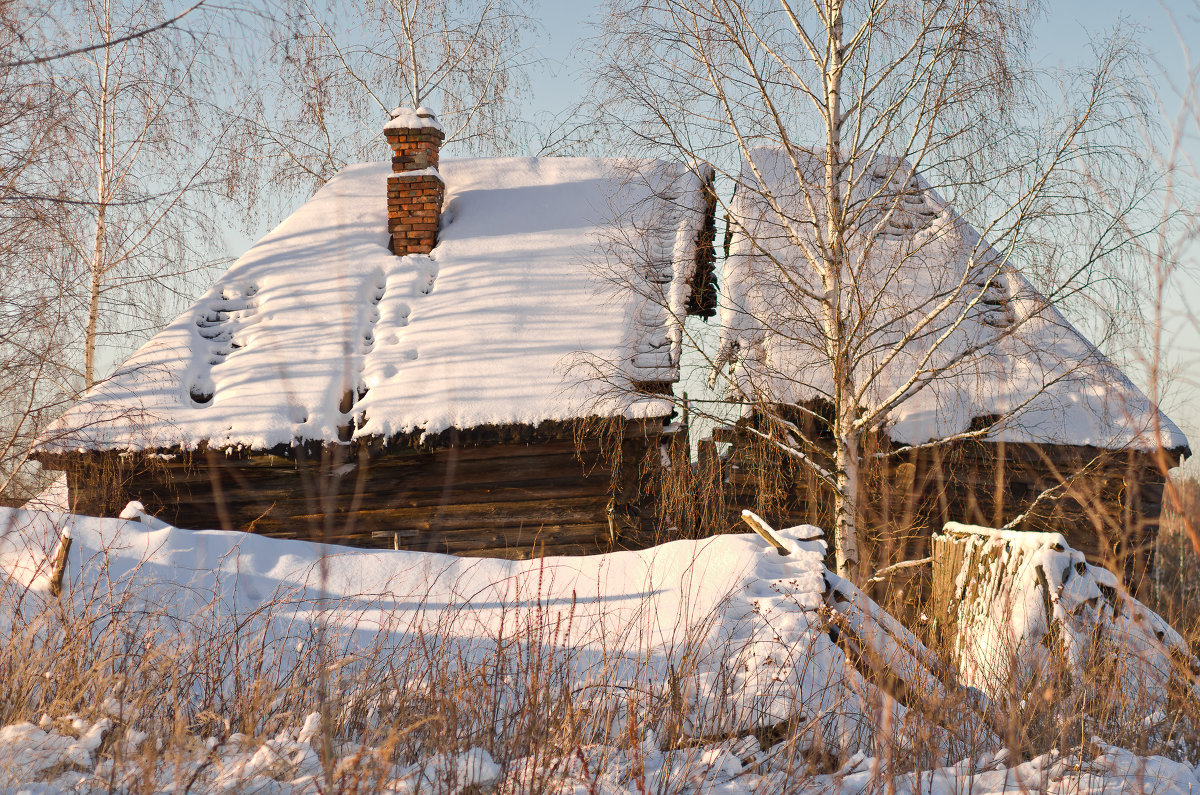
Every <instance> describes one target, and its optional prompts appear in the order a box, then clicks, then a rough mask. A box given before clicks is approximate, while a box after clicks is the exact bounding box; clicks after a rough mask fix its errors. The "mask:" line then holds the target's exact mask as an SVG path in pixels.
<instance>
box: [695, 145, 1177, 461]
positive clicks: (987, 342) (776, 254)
mask: <svg viewBox="0 0 1200 795" xmlns="http://www.w3.org/2000/svg"><path fill="white" fill-rule="evenodd" d="M791 154H792V155H793V156H794V157H795V158H796V161H795V162H796V166H797V167H793V162H792V160H791V158H789V157H788V156H787V153H786V152H784V151H783V150H782V149H778V148H760V149H755V150H753V152H752V153H751V161H752V162H746V163H743V167H742V174H741V177H740V180H739V182H740V184H739V190H738V193H737V195H736V196H735V198H734V202H733V206H732V213H731V214H732V216H733V217H734V219H735V223H736V224H737V226H740V228H737V226H735V230H736V232H735V236H734V241H733V244H732V247H731V250H730V256H729V257H728V259H727V260H726V262H725V270H724V279H723V284H724V291H725V295H724V298H723V303H722V307H721V322H722V349H721V352H720V354H719V356H718V364H724V363H726V362H734V361H736V362H737V367H736V369H735V375H734V378H735V382H734V391H735V392H740V393H741V394H744V395H763V396H769V397H770V399H773V400H778V401H781V402H783V401H791V402H802V401H806V400H812V399H815V398H823V399H827V400H828V399H831V395H832V391H833V390H832V380H831V369H830V367H829V365H828V359H827V357H826V354H825V351H824V340H823V338H822V336H821V331H820V329H821V328H822V317H821V314H820V313H821V305H820V301H819V300H814V298H813V296H820V295H822V294H823V293H824V287H823V286H822V285H821V283H820V281H819V278H818V276H817V274H816V271H815V269H814V268H812V267H811V266H810V264H809V261H808V260H807V259H806V252H807V256H811V257H815V258H820V256H821V245H822V244H821V241H820V239H819V238H818V235H817V225H816V224H814V223H813V222H812V220H811V219H812V218H813V217H814V213H815V214H816V215H817V217H820V215H821V214H822V213H823V208H824V197H823V195H822V188H821V187H820V186H822V185H823V166H822V165H821V162H820V160H819V158H818V157H817V156H816V155H815V154H814V153H811V152H807V151H804V150H793V151H792V153H791ZM861 169H862V166H859V167H858V169H856V170H861ZM797 170H798V171H799V172H800V173H801V174H802V175H803V177H804V178H803V180H802V181H803V183H804V185H800V184H798V182H799V180H798V179H797ZM756 172H757V173H756ZM859 177H861V178H859ZM764 186H765V187H764ZM851 201H852V202H853V203H854V206H856V207H860V208H861V209H862V211H861V213H859V214H858V215H857V216H856V217H855V219H854V221H853V224H852V228H853V230H854V231H853V233H852V235H851V241H850V244H849V246H848V248H849V252H848V256H849V260H850V263H849V267H850V268H851V270H852V271H853V272H854V273H856V274H857V279H858V283H859V288H858V295H857V296H856V298H857V300H858V301H859V302H860V303H861V305H862V306H863V307H866V308H865V309H864V310H863V312H864V315H865V316H866V317H867V318H868V324H867V325H868V329H867V330H866V332H865V333H863V334H861V335H860V337H859V338H858V345H859V347H858V350H859V352H860V358H859V361H858V364H857V379H858V382H859V383H865V379H867V378H868V377H869V374H870V373H871V372H872V371H876V370H878V371H879V374H878V376H877V377H876V378H875V380H874V381H873V382H872V384H871V389H870V390H869V392H868V395H867V400H866V403H867V404H869V405H868V407H870V406H877V405H882V404H883V403H884V402H885V401H886V400H887V399H888V397H889V396H891V395H892V394H894V393H895V392H896V391H897V390H898V389H901V388H902V387H903V385H904V384H905V383H906V382H907V380H908V379H909V378H910V377H911V376H912V375H913V373H915V372H917V371H918V369H921V368H925V369H929V370H936V369H941V368H944V372H941V373H940V374H939V375H937V376H936V377H935V378H934V379H933V380H932V381H931V382H929V383H928V385H927V386H925V387H924V388H923V389H920V390H918V391H915V392H913V393H912V394H910V395H909V396H908V397H907V398H906V399H905V400H904V402H902V403H901V404H900V405H899V406H897V407H896V408H894V409H893V410H892V411H891V412H890V414H889V416H888V421H889V433H890V435H891V437H892V439H893V440H895V441H897V442H901V443H909V444H921V443H924V442H927V441H931V440H935V439H940V438H945V437H947V436H951V435H953V434H956V433H961V432H964V431H967V430H968V429H969V428H970V427H971V422H972V420H973V419H975V418H977V417H1006V419H1004V420H1003V421H1002V422H1001V423H1000V424H999V425H997V426H996V427H994V428H993V429H992V430H991V431H990V432H989V434H988V436H987V438H989V439H993V440H1003V441H1008V442H1029V443H1050V444H1070V445H1092V446H1096V447H1101V448H1110V449H1117V448H1124V447H1133V448H1136V449H1153V448H1156V447H1158V446H1159V445H1160V444H1161V446H1162V447H1164V448H1167V449H1170V450H1177V449H1180V448H1186V447H1187V438H1186V437H1185V436H1184V435H1183V433H1182V432H1181V431H1180V430H1179V428H1178V427H1176V425H1175V424H1174V423H1173V422H1171V420H1170V419H1169V418H1168V417H1167V416H1166V415H1164V414H1162V413H1161V412H1160V411H1159V410H1158V408H1157V407H1156V406H1155V405H1154V404H1153V402H1152V401H1150V400H1149V399H1148V398H1147V397H1146V396H1145V395H1144V394H1143V393H1142V392H1141V391H1140V390H1139V389H1138V388H1137V387H1136V386H1135V385H1134V384H1133V383H1132V382H1131V381H1130V380H1129V378H1128V377H1126V376H1125V374H1124V373H1122V372H1121V371H1120V370H1119V369H1118V368H1117V367H1116V366H1115V365H1114V364H1113V363H1112V362H1111V361H1110V360H1109V359H1107V358H1106V357H1105V356H1104V355H1103V354H1102V353H1100V351H1099V350H1097V349H1096V348H1095V346H1093V345H1092V344H1091V343H1090V342H1089V341H1088V340H1087V339H1085V338H1084V337H1083V335H1082V334H1080V333H1079V331H1078V330H1076V329H1075V327H1074V326H1073V325H1072V324H1071V323H1070V322H1069V321H1068V320H1067V319H1066V318H1065V317H1064V316H1063V314H1062V313H1061V312H1060V311H1059V310H1058V309H1057V308H1056V307H1054V306H1053V305H1052V304H1050V303H1049V302H1048V301H1047V300H1046V299H1045V298H1044V297H1043V296H1042V295H1040V294H1039V293H1038V291H1037V290H1036V289H1035V288H1034V287H1033V286H1032V285H1031V284H1030V283H1029V281H1028V280H1026V279H1025V278H1024V277H1023V276H1022V275H1021V274H1020V273H1019V272H1018V271H1017V270H1016V269H1015V268H1013V267H1012V266H1011V264H1009V263H1007V262H1006V261H1005V260H1004V258H1003V257H1001V255H1000V254H998V253H997V252H996V251H995V250H994V249H993V248H992V247H991V246H990V245H989V244H988V243H987V241H985V240H983V239H982V237H981V236H980V235H979V233H978V232H977V231H976V230H975V229H974V228H972V227H971V226H970V224H968V223H967V222H966V221H964V220H963V219H962V218H961V217H959V216H958V215H957V214H956V213H955V212H954V210H953V209H952V208H951V207H950V206H949V205H948V203H947V202H946V201H945V200H944V199H942V197H941V196H939V195H938V194H937V192H936V191H934V190H933V189H932V188H931V187H930V186H929V184H928V183H927V182H926V181H925V180H924V179H923V178H922V177H921V176H920V175H919V174H916V173H914V172H913V170H912V168H911V167H910V166H909V165H908V164H907V163H906V162H905V161H902V160H897V159H894V158H888V157H883V156H878V157H876V158H875V159H874V160H873V161H872V162H871V163H870V164H869V165H868V166H867V167H866V169H865V173H861V174H856V181H855V185H854V187H853V189H852V194H851ZM781 218H787V219H789V220H788V221H787V222H786V223H785V222H783V221H781V220H780V219H781ZM806 293H807V294H806ZM943 303H944V305H945V309H944V311H942V312H940V314H937V316H936V318H935V319H934V320H933V322H931V323H930V324H929V325H928V326H926V327H924V328H922V329H918V328H917V326H916V319H917V318H920V317H922V316H925V315H927V314H929V313H930V311H931V310H932V309H933V308H934V307H936V306H939V305H942V304H943ZM906 335H911V336H912V339H911V340H910V341H909V342H908V343H907V344H906V345H904V346H903V352H902V353H901V354H900V355H897V356H895V357H894V358H893V359H892V360H891V361H890V362H888V363H886V365H881V362H883V358H884V356H886V355H887V352H888V351H889V350H890V349H891V348H892V347H893V346H895V345H896V343H897V342H898V341H900V340H902V339H904V337H905V336H906ZM944 335H945V338H944V339H943V336H944Z"/></svg>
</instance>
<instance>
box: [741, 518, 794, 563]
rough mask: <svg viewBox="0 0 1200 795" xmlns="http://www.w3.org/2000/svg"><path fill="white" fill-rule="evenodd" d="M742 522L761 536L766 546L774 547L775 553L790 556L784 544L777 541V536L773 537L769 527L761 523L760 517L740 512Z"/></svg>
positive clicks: (773, 534) (772, 531)
mask: <svg viewBox="0 0 1200 795" xmlns="http://www.w3.org/2000/svg"><path fill="white" fill-rule="evenodd" d="M742 521H744V522H745V523H746V524H748V525H750V527H752V528H753V529H754V532H756V533H758V534H759V535H760V536H762V537H763V538H764V539H765V540H766V542H767V543H768V544H770V545H771V546H773V547H775V551H776V552H778V553H779V554H780V555H790V554H792V553H791V552H790V551H789V550H788V548H787V547H786V546H785V545H784V543H783V542H782V541H781V540H779V536H777V535H775V531H774V530H773V529H772V528H771V525H769V524H767V523H766V522H765V521H763V519H762V517H761V516H759V515H758V514H756V513H755V512H754V511H742Z"/></svg>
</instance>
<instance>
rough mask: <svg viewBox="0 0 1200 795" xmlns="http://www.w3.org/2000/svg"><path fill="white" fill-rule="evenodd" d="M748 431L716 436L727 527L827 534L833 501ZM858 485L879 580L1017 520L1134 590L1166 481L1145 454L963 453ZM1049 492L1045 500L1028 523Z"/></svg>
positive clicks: (920, 461) (879, 467)
mask: <svg viewBox="0 0 1200 795" xmlns="http://www.w3.org/2000/svg"><path fill="white" fill-rule="evenodd" d="M744 424H745V421H743V423H742V424H741V426H740V427H726V428H724V429H718V431H717V432H716V433H715V434H714V440H715V441H717V442H722V441H723V442H729V443H730V446H729V448H728V449H727V450H726V452H725V454H724V456H723V458H722V461H723V467H722V469H721V475H722V477H723V479H724V483H723V485H724V487H725V489H726V490H727V493H728V495H729V498H728V499H729V505H728V507H729V522H730V524H733V523H734V522H735V521H736V515H737V512H739V511H740V510H741V509H743V508H750V509H751V510H754V511H755V512H757V513H760V514H761V515H763V516H765V517H770V518H772V519H773V520H774V521H776V522H778V523H779V524H780V525H785V524H801V523H811V524H816V525H818V526H821V527H830V526H831V523H832V518H833V498H832V494H831V492H830V490H829V489H828V488H827V487H825V486H824V485H823V484H822V483H821V482H820V481H819V480H817V478H816V477H815V476H814V475H813V474H812V473H811V471H809V470H808V469H807V468H806V467H803V466H800V465H798V464H797V463H796V462H795V461H794V460H791V459H788V458H787V457H786V456H785V455H784V454H783V453H781V452H779V451H777V450H774V451H773V450H771V449H770V448H769V446H768V445H765V444H763V443H762V442H760V441H759V440H757V439H756V437H754V436H753V435H752V434H750V433H748V432H747V431H746V429H745V427H744ZM873 445H874V447H873V448H872V449H871V450H869V451H866V452H867V453H868V454H867V455H865V456H864V458H867V459H869V458H870V455H869V453H870V452H880V451H883V450H888V449H891V443H890V442H889V441H887V440H882V441H879V440H875V441H874V442H873ZM710 455H712V453H710ZM1178 457H1179V456H1178V453H1177V452H1172V453H1170V454H1168V456H1167V458H1168V463H1169V464H1171V465H1174V464H1175V463H1177V462H1178ZM864 483H865V485H864V488H865V491H866V499H865V500H864V502H865V505H864V507H863V509H862V512H861V514H860V517H859V521H860V527H862V528H864V534H865V535H866V538H865V541H866V542H867V545H868V552H869V554H870V555H871V560H870V565H872V566H874V567H876V568H882V567H883V566H887V565H890V564H893V563H896V562H898V561H901V560H917V559H921V558H925V557H927V556H928V555H929V554H930V552H929V537H930V536H931V535H932V534H933V533H935V532H940V530H941V528H942V526H943V525H944V524H945V523H946V522H948V521H956V522H963V523H966V524H978V525H984V526H988V527H1000V526H1003V525H1005V524H1006V523H1008V522H1009V521H1011V520H1013V519H1015V518H1016V517H1018V516H1019V515H1021V514H1027V515H1026V516H1025V518H1024V519H1023V521H1021V522H1020V523H1019V524H1018V525H1017V526H1016V529H1018V530H1035V531H1045V532H1059V533H1062V534H1063V535H1064V536H1065V537H1066V538H1067V541H1068V543H1070V544H1071V546H1073V547H1074V548H1076V549H1078V550H1080V551H1081V552H1083V553H1084V554H1085V555H1086V556H1087V557H1088V559H1089V560H1090V561H1091V562H1093V563H1096V564H1098V565H1102V566H1104V567H1106V568H1108V569H1109V570H1111V571H1113V572H1114V573H1117V574H1118V575H1120V576H1122V577H1123V578H1124V579H1125V581H1126V582H1127V583H1129V584H1130V585H1131V587H1135V588H1136V587H1137V583H1138V582H1140V580H1141V579H1142V577H1144V575H1145V574H1146V572H1147V571H1148V570H1149V569H1150V568H1151V567H1152V565H1153V543H1154V539H1155V537H1156V535H1157V532H1158V522H1159V516H1160V514H1161V512H1162V499H1163V486H1164V477H1163V475H1162V471H1161V468H1160V465H1159V461H1158V460H1157V457H1156V455H1155V454H1153V453H1150V452H1143V451H1133V450H1129V451H1109V450H1102V449H1098V448H1093V447H1086V446H1071V445H1030V444H1007V445H1006V444H1004V443H998V442H977V441H971V442H963V443H958V444H951V445H945V446H941V447H936V448H930V449H926V450H921V451H918V452H914V453H909V454H907V455H900V456H894V457H890V458H886V459H882V463H878V464H875V465H873V466H869V467H865V468H864ZM1048 489H1054V491H1053V499H1046V500H1043V501H1042V502H1041V503H1039V504H1038V505H1037V507H1036V508H1035V509H1034V510H1032V511H1031V510H1030V507H1031V506H1032V505H1034V503H1035V501H1036V500H1037V498H1038V496H1039V495H1041V494H1043V492H1045V491H1046V490H1048Z"/></svg>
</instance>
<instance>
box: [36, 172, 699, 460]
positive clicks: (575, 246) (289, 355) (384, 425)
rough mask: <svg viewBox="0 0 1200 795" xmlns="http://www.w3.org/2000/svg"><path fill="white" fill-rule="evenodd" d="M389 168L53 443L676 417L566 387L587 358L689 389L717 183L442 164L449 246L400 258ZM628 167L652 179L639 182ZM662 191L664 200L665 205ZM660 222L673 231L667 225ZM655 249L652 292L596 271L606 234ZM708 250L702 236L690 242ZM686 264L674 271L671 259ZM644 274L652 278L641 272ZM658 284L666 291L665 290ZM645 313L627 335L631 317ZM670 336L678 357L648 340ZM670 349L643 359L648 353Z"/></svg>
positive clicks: (317, 213) (253, 264)
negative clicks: (568, 368)
mask: <svg viewBox="0 0 1200 795" xmlns="http://www.w3.org/2000/svg"><path fill="white" fill-rule="evenodd" d="M390 173H391V170H390V168H389V167H388V166H387V165H384V164H378V165H377V164H369V165H360V166H352V167H349V168H347V169H345V170H343V171H342V172H341V173H339V174H338V175H337V176H335V177H334V178H333V179H331V180H330V181H329V182H328V183H327V184H326V185H325V186H324V187H323V188H321V190H319V191H318V192H317V194H316V195H315V196H313V198H312V199H310V200H309V201H308V202H306V203H305V204H304V205H303V206H302V207H300V208H299V209H298V210H296V212H294V213H293V214H292V215H291V216H290V217H289V218H288V219H287V220H285V221H284V222H283V223H282V224H280V225H279V226H278V227H277V228H276V229H275V230H274V231H272V232H271V233H270V234H268V235H267V236H265V237H264V238H263V239H262V240H261V241H259V242H258V243H257V244H256V245H255V246H254V247H252V248H251V249H250V250H249V251H248V252H247V253H246V254H245V255H244V256H242V257H241V258H240V259H239V260H238V261H237V262H236V263H235V264H234V265H233V266H232V267H230V269H229V270H228V271H227V272H226V273H225V274H224V275H223V276H221V277H220V278H219V279H218V280H217V282H216V284H215V285H214V286H213V287H212V289H210V290H209V291H208V293H206V294H205V295H204V296H203V297H202V298H201V299H200V300H199V301H197V302H196V304H195V305H194V306H193V307H192V308H191V309H189V310H188V311H187V312H185V313H184V314H183V315H181V316H180V317H179V318H177V319H176V320H175V321H173V322H172V323H171V324H170V325H168V326H167V327H166V328H165V329H163V331H161V332H160V333H158V334H157V335H155V337H154V338H153V339H151V340H150V341H149V342H148V343H147V344H146V345H145V346H143V347H142V348H141V349H140V350H139V351H137V352H136V353H135V354H134V355H133V356H131V357H130V358H129V360H128V361H126V362H125V364H123V365H122V366H121V367H120V368H119V369H118V370H117V372H116V373H114V374H113V376H112V377H111V378H109V379H108V380H107V381H105V382H103V383H101V384H99V385H97V386H96V387H94V388H93V389H92V390H90V391H89V392H88V393H87V395H85V397H84V398H83V400H82V401H81V402H80V403H79V404H78V405H76V406H75V407H73V408H72V409H71V410H69V411H68V412H67V413H66V414H65V415H64V416H63V417H62V418H61V419H60V420H59V421H58V422H57V423H56V424H55V425H54V426H53V427H52V428H51V429H50V430H49V431H48V433H47V434H46V435H45V436H44V438H43V440H42V441H41V443H40V445H39V448H40V450H41V451H43V452H49V453H54V452H66V451H70V450H77V449H111V450H153V449H159V450H165V449H173V448H183V449H193V448H195V447H197V446H198V445H200V444H207V445H208V446H211V447H218V448H229V447H244V448H250V449H264V450H265V449H271V448H274V447H276V446H278V445H289V444H292V443H294V442H297V441H310V440H311V441H337V440H339V439H342V440H345V439H347V438H349V437H351V436H353V437H362V436H382V437H393V436H396V435H402V434H410V433H414V432H416V433H421V432H424V433H436V432H439V431H442V430H445V429H448V428H452V427H454V428H463V429H467V428H474V427H480V426H485V425H507V424H529V425H535V426H536V425H537V424H539V423H541V422H543V421H562V420H569V419H573V418H576V417H579V416H582V415H581V414H580V412H581V411H582V410H583V408H582V407H586V410H587V413H588V414H600V415H603V416H626V417H629V418H645V417H665V416H667V415H668V414H669V413H670V412H671V410H672V407H671V405H670V404H669V403H668V402H667V401H664V400H660V399H645V398H636V397H634V398H630V397H622V396H614V395H607V394H604V393H603V392H602V391H601V390H600V387H597V386H595V385H593V384H591V383H588V382H583V383H567V382H566V381H565V378H564V372H563V367H564V363H565V361H566V360H568V359H570V358H571V357H572V356H575V355H578V354H581V353H582V354H585V355H594V356H597V357H601V358H604V359H606V360H610V361H620V362H626V363H627V366H628V371H629V373H628V374H629V377H631V378H637V377H641V376H642V375H645V374H646V371H652V373H653V375H654V377H655V380H662V381H668V382H672V381H675V380H678V361H679V356H678V331H674V332H672V331H671V326H672V325H673V323H674V317H679V318H682V316H683V313H682V311H679V312H678V314H675V313H674V312H673V309H672V307H674V306H675V304H682V302H683V301H684V300H685V299H686V296H685V295H684V294H683V291H684V289H685V288H683V287H682V286H681V284H682V283H683V282H684V281H685V280H686V278H687V277H688V275H689V273H690V268H691V266H692V262H691V257H693V256H694V248H692V249H689V247H688V243H689V241H694V240H695V238H696V235H697V233H698V232H699V230H700V229H701V227H702V225H703V222H704V219H703V217H701V216H702V210H701V208H702V207H703V206H704V204H703V195H702V189H703V182H702V180H701V179H700V177H699V176H697V175H696V174H695V173H694V170H690V169H688V168H686V167H684V166H682V165H678V164H669V163H665V162H660V161H636V162H634V163H630V162H628V161H614V160H602V159H594V158H546V159H537V158H489V159H469V160H445V161H443V162H442V166H441V173H442V175H443V176H444V178H445V181H446V185H447V193H446V202H445V207H444V211H443V216H442V228H441V231H440V233H439V234H440V238H439V243H438V246H437V247H436V248H435V249H434V251H433V253H432V254H431V255H409V256H404V257H397V256H394V255H393V254H392V253H390V252H389V251H388V249H387V243H388V232H387V216H386V202H385V184H386V179H387V176H388V175H389V174H390ZM630 174H633V175H635V176H639V177H641V178H630V176H629V175H630ZM655 191H663V193H664V195H665V196H668V197H670V203H671V204H672V205H673V206H672V207H671V208H666V209H664V208H663V207H662V206H661V205H662V204H663V201H664V200H663V199H660V198H659V197H658V196H657V195H656V194H655ZM663 222H669V226H668V228H665V229H661V230H660V229H658V226H659V225H660V224H661V223H663ZM625 224H630V225H632V226H634V227H636V228H638V229H641V230H643V232H644V234H645V235H646V237H647V239H648V240H649V239H653V241H654V245H655V246H658V249H657V250H656V253H655V258H654V259H653V260H652V261H651V267H650V268H649V269H648V270H647V271H646V272H645V273H644V274H643V276H644V277H645V278H652V279H653V281H654V287H655V289H663V290H666V291H667V293H668V294H669V295H670V296H671V300H670V302H668V303H667V304H666V305H662V306H657V305H651V306H648V305H646V302H645V298H644V296H645V295H646V294H647V292H648V291H647V289H646V288H645V287H644V286H643V285H641V284H633V285H629V286H628V287H627V289H625V290H623V291H614V290H613V289H612V288H611V286H610V285H606V284H604V283H603V281H602V280H601V279H598V278H597V272H599V271H601V270H603V267H604V263H605V253H604V251H603V243H604V240H603V238H604V237H605V235H606V234H607V233H608V230H609V229H611V228H615V227H616V226H618V225H625ZM693 245H694V244H693ZM677 264H678V265H679V267H676V265H677ZM639 278H641V277H639ZM659 280H661V283H659ZM633 316H637V317H639V318H641V320H642V323H641V325H640V326H639V327H638V331H637V332H636V333H632V334H631V333H630V332H628V331H627V328H628V318H630V317H633ZM663 337H666V338H668V341H669V343H670V344H669V345H667V347H666V352H665V354H664V353H662V349H661V348H655V347H654V345H653V343H656V342H658V341H660V340H661V339H662V338H663ZM648 347H649V348H653V349H654V350H655V351H658V353H656V354H655V355H654V356H652V357H647V356H645V350H646V349H647V348H648Z"/></svg>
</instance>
